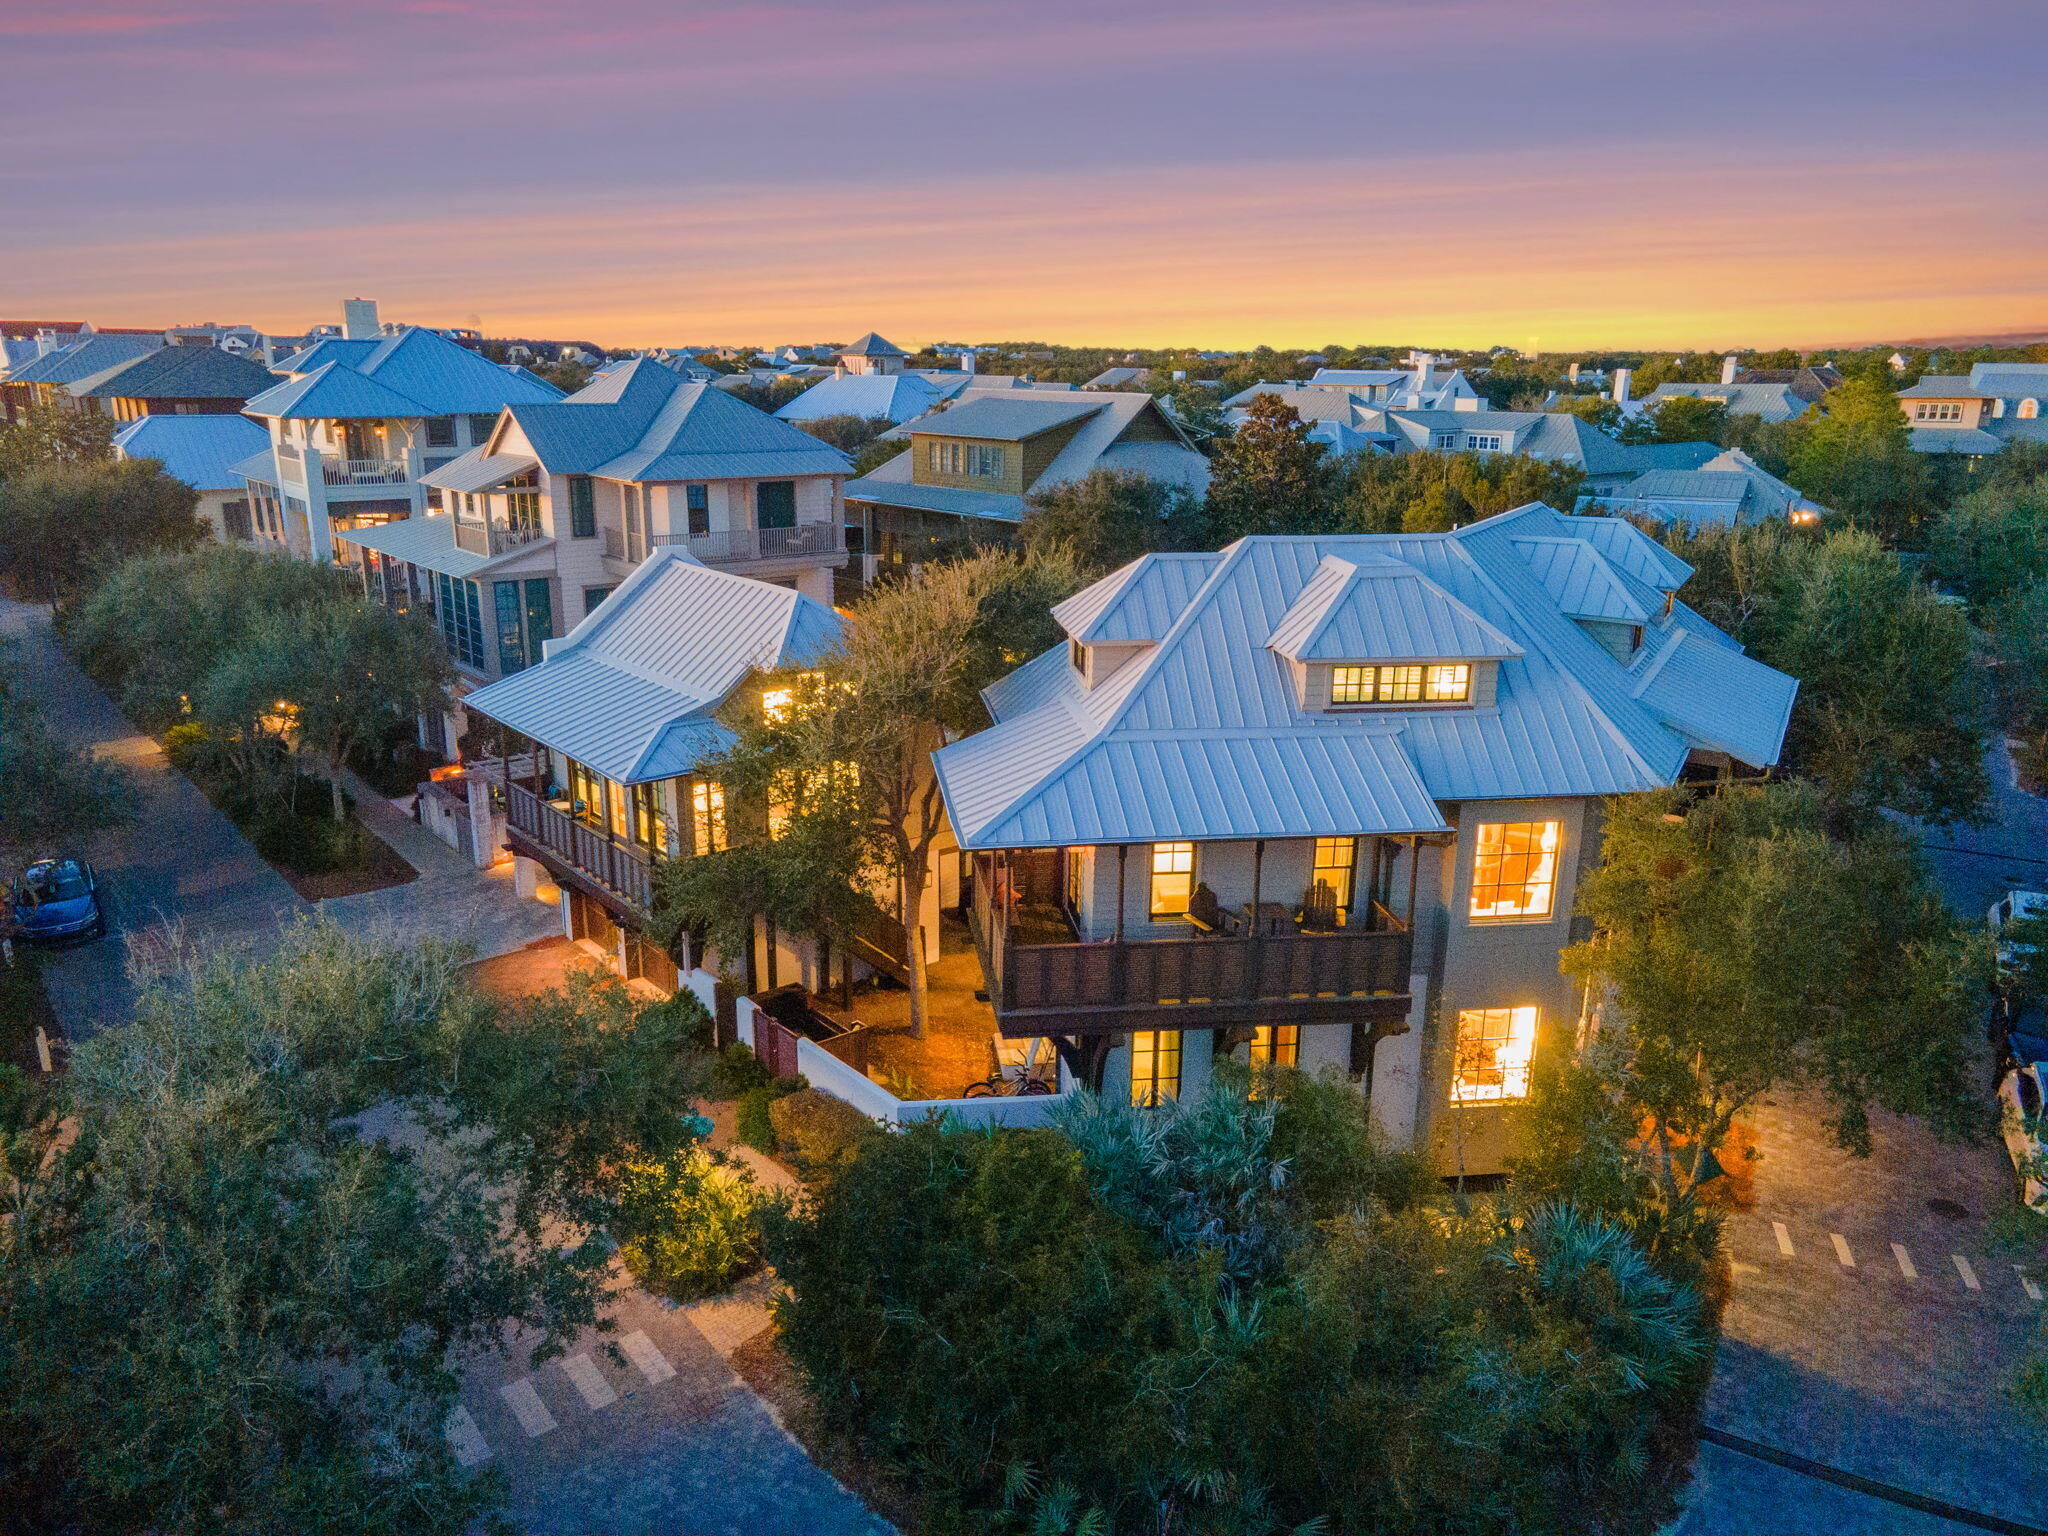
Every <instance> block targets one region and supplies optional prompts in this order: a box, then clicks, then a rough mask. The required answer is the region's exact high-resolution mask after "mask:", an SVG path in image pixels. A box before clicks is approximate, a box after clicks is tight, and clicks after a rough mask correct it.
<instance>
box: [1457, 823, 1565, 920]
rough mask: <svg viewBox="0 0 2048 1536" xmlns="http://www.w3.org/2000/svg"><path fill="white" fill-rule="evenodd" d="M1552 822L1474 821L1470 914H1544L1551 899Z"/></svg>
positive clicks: (1557, 835)
mask: <svg viewBox="0 0 2048 1536" xmlns="http://www.w3.org/2000/svg"><path fill="white" fill-rule="evenodd" d="M1562 830H1563V829H1562V827H1561V825H1560V824H1559V823H1558V822H1555V821H1487V822H1481V823H1480V825H1479V852H1478V855H1477V857H1476V858H1475V859H1474V860H1473V863H1472V915H1473V916H1474V917H1476V918H1489V917H1548V916H1549V915H1550V910H1551V907H1552V906H1553V905H1554V904H1555V902H1556V900H1557V849H1558V844H1559V843H1560V842H1561V841H1562V835H1561V834H1562Z"/></svg>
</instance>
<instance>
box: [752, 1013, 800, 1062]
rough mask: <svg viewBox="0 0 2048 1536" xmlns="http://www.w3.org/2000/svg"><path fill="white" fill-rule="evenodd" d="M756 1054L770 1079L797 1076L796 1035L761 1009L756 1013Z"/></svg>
mask: <svg viewBox="0 0 2048 1536" xmlns="http://www.w3.org/2000/svg"><path fill="white" fill-rule="evenodd" d="M754 1054H755V1055H756V1056H758V1057H760V1058H761V1065H762V1066H764V1067H766V1068H767V1069H768V1075H769V1076H770V1077H795V1076H796V1034H795V1033H794V1031H791V1030H788V1029H785V1028H783V1027H782V1025H780V1024H778V1023H776V1022H775V1021H774V1020H773V1019H771V1018H769V1017H768V1015H767V1014H766V1013H765V1012H763V1011H761V1010H759V1009H757V1010H755V1013H754Z"/></svg>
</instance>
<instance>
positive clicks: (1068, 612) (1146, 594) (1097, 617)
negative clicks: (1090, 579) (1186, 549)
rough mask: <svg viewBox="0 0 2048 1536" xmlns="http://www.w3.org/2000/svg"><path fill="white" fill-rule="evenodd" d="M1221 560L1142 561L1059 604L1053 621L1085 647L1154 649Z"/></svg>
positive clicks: (1167, 557)
mask: <svg viewBox="0 0 2048 1536" xmlns="http://www.w3.org/2000/svg"><path fill="white" fill-rule="evenodd" d="M1222 558H1223V557H1222V556H1221V555H1205V554H1150V555H1140V556H1139V557H1138V558H1137V559H1135V560H1133V561H1132V562H1131V563H1130V564H1129V565H1126V566H1124V567H1122V568H1121V569H1119V570H1115V571H1111V572H1110V573H1109V574H1108V575H1107V576H1105V577H1103V578H1102V579H1101V580H1100V581H1098V582H1095V583H1093V584H1092V585H1090V586H1086V587H1083V588H1082V589H1081V590H1080V591H1079V592H1076V593H1075V594H1074V595H1073V596H1072V597H1070V598H1068V599H1067V600H1066V601H1065V602H1063V603H1060V604H1058V605H1057V606H1056V607H1054V609H1053V611H1052V616H1053V617H1054V618H1055V619H1057V620H1058V621H1059V624H1060V627H1061V628H1062V629H1064V630H1065V631H1066V632H1067V634H1068V635H1069V636H1070V637H1071V638H1073V639H1075V640H1078V641H1080V642H1081V643H1082V644H1083V645H1099V644H1108V645H1132V644H1149V643H1151V642H1154V641H1158V640H1161V639H1164V638H1165V636H1166V632H1167V631H1168V630H1169V629H1171V628H1173V621H1174V620H1175V619H1176V618H1178V617H1180V613H1181V610H1182V609H1184V608H1185V607H1187V605H1188V603H1189V601H1190V600H1191V599H1192V598H1193V597H1194V595H1195V593H1196V592H1198V591H1200V590H1201V586H1202V583H1203V582H1205V581H1207V580H1208V579H1209V573H1210V572H1211V571H1213V570H1215V569H1216V564H1217V562H1218V561H1220V560H1221V559H1222Z"/></svg>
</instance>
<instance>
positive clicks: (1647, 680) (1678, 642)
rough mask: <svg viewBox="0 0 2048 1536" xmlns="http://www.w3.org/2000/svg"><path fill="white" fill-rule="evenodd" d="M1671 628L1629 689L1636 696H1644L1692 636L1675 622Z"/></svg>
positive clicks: (1738, 653)
mask: <svg viewBox="0 0 2048 1536" xmlns="http://www.w3.org/2000/svg"><path fill="white" fill-rule="evenodd" d="M1671 628H1672V633H1671V637H1670V639H1668V640H1667V641H1665V643H1664V644H1663V645H1661V646H1659V647H1658V649H1657V654H1656V655H1654V656H1652V657H1651V658H1650V662H1649V665H1648V666H1646V667H1644V668H1643V672H1642V676H1640V677H1638V678H1637V679H1636V681H1635V686H1634V687H1632V688H1631V689H1629V692H1630V693H1631V694H1633V695H1634V696H1635V697H1636V698H1639V699H1640V698H1641V697H1642V696H1643V692H1644V690H1645V689H1647V688H1648V687H1649V686H1650V684H1651V683H1653V682H1655V681H1656V680H1657V674H1658V673H1659V672H1662V671H1663V670H1664V664H1665V663H1666V662H1667V661H1669V660H1670V659H1671V658H1672V657H1673V656H1676V655H1677V654H1678V648H1679V647H1680V646H1682V645H1684V644H1685V642H1686V641H1687V640H1688V639H1690V638H1691V633H1690V631H1688V630H1684V629H1680V628H1679V627H1678V626H1677V625H1675V624H1674V625H1673V626H1672V627H1671ZM1736 654H1737V655H1740V654H1741V653H1740V652H1739V651H1738V652H1737V653H1736ZM1647 707H1648V706H1647V705H1646V706H1645V708H1647Z"/></svg>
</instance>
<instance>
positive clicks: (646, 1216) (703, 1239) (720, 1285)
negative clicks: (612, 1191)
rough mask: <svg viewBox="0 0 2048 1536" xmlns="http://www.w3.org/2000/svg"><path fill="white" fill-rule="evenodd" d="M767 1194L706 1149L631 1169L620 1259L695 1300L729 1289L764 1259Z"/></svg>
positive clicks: (624, 1189)
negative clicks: (762, 1215)
mask: <svg viewBox="0 0 2048 1536" xmlns="http://www.w3.org/2000/svg"><path fill="white" fill-rule="evenodd" d="M768 1199H769V1197H768V1195H767V1194H766V1192H765V1191H763V1190H762V1188H761V1187H760V1185H759V1184H757V1183H755V1181H754V1177H753V1175H752V1174H750V1173H748V1172H747V1171H746V1170H745V1169H744V1168H740V1167H736V1166H735V1165H733V1164H732V1163H730V1162H728V1161H727V1160H726V1159H725V1158H723V1157H721V1156H719V1154H718V1153H716V1152H713V1151H711V1150H710V1149H709V1148H707V1147H703V1146H692V1147H685V1148H684V1149H683V1150H682V1151H680V1152H676V1153H674V1154H672V1155H671V1156H669V1157H665V1158H662V1159H660V1160H658V1161H654V1162H642V1163H634V1164H631V1165H629V1166H628V1167H627V1169H626V1171H625V1173H624V1174H623V1175H622V1177H621V1179H620V1187H619V1207H620V1221H619V1233H618V1236H619V1257H620V1258H621V1259H622V1260H623V1261H624V1262H625V1265H626V1268H627V1269H629V1270H631V1271H632V1272H633V1276H634V1278H635V1279H637V1280H638V1281H639V1282H640V1283H641V1284H642V1285H643V1286H645V1287H646V1288H647V1289H648V1290H650V1291H653V1292H654V1293H655V1294H656V1295H658V1296H666V1297H667V1298H668V1299H669V1300H670V1301H695V1300H697V1299H698V1298H700V1297H704V1296H715V1295H717V1294H718V1293H719V1292H721V1291H725V1290H730V1289H731V1288H732V1285H733V1282H734V1281H736V1280H738V1279H740V1278H741V1277H742V1276H744V1275H747V1274H750V1273H752V1272H753V1271H754V1270H755V1269H757V1268H758V1267H759V1266H760V1262H761V1230H760V1213H761V1210H762V1207H763V1206H764V1205H766V1204H767V1203H768Z"/></svg>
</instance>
